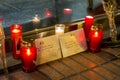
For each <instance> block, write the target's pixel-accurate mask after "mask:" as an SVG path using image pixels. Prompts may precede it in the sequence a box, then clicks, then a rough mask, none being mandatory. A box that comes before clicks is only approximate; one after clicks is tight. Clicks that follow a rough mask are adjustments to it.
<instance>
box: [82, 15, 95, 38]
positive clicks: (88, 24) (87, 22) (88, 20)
mask: <svg viewBox="0 0 120 80" xmlns="http://www.w3.org/2000/svg"><path fill="white" fill-rule="evenodd" d="M93 23H94V17H92V16H86V17H85V23H84V30H85V35H86V38H87V39H88V36H89V31H90V28H91V26H92V24H93Z"/></svg>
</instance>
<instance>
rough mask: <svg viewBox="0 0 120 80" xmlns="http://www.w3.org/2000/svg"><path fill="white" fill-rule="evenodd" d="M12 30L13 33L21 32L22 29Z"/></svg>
mask: <svg viewBox="0 0 120 80" xmlns="http://www.w3.org/2000/svg"><path fill="white" fill-rule="evenodd" d="M12 32H13V33H19V32H20V30H18V29H14V30H13V31H12Z"/></svg>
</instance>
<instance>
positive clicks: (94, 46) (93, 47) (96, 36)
mask: <svg viewBox="0 0 120 80" xmlns="http://www.w3.org/2000/svg"><path fill="white" fill-rule="evenodd" d="M102 39H103V30H102V29H98V28H96V29H93V28H92V29H91V30H90V33H89V49H90V51H92V52H98V51H100V48H101V42H102Z"/></svg>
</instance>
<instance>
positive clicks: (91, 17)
mask: <svg viewBox="0 0 120 80" xmlns="http://www.w3.org/2000/svg"><path fill="white" fill-rule="evenodd" d="M86 18H90V19H93V18H94V17H93V16H90V15H88V16H86Z"/></svg>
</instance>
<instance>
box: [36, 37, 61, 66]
mask: <svg viewBox="0 0 120 80" xmlns="http://www.w3.org/2000/svg"><path fill="white" fill-rule="evenodd" d="M35 44H36V47H37V60H36V64H37V65H39V64H43V63H46V62H49V61H53V60H56V59H60V58H61V50H60V46H59V42H58V39H57V37H56V36H55V35H54V36H49V37H44V38H39V39H36V40H35Z"/></svg>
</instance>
